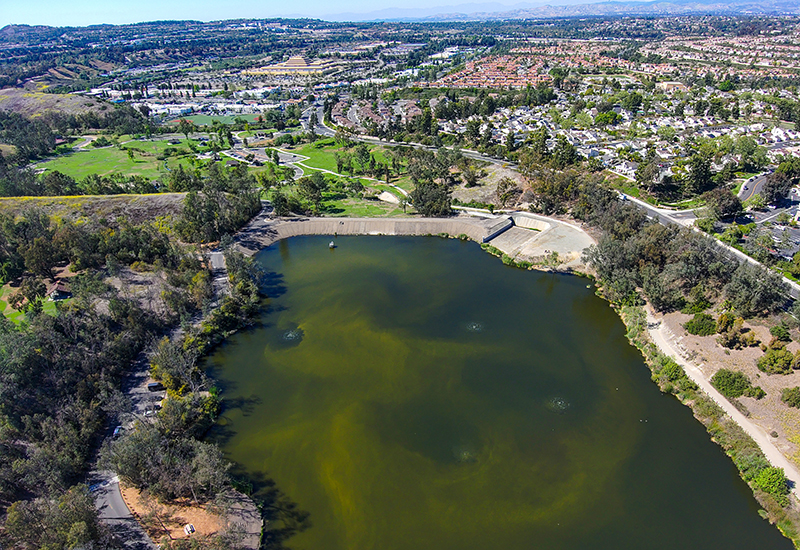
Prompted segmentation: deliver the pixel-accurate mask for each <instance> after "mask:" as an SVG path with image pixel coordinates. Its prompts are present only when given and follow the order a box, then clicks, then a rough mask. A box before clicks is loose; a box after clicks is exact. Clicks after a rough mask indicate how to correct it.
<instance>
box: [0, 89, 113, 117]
mask: <svg viewBox="0 0 800 550" xmlns="http://www.w3.org/2000/svg"><path fill="white" fill-rule="evenodd" d="M108 108H109V107H108V105H107V104H105V103H103V102H102V101H99V100H97V99H94V98H90V97H83V96H77V95H72V94H45V93H42V92H32V91H29V90H25V89H23V88H4V89H2V90H0V110H3V111H10V112H15V113H19V114H21V115H22V116H24V117H28V118H30V117H35V116H39V115H42V114H44V113H46V112H48V111H56V112H59V113H63V114H70V115H77V114H81V113H86V112H88V111H93V110H98V109H99V110H101V111H102V110H105V109H108Z"/></svg>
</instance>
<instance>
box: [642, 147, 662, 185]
mask: <svg viewBox="0 0 800 550" xmlns="http://www.w3.org/2000/svg"><path fill="white" fill-rule="evenodd" d="M660 174H661V167H660V166H659V165H658V156H657V155H656V150H655V149H653V148H652V147H650V148H648V149H647V155H646V156H645V160H644V162H641V163H639V166H638V167H637V168H636V183H637V184H638V185H639V187H641V188H643V189H647V190H648V191H649V190H652V189H653V187H655V185H656V183H658V177H659V175H660Z"/></svg>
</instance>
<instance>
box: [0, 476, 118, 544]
mask: <svg viewBox="0 0 800 550" xmlns="http://www.w3.org/2000/svg"><path fill="white" fill-rule="evenodd" d="M5 531H6V534H7V535H8V536H9V538H10V539H11V541H12V542H13V543H15V544H16V545H19V547H21V548H30V549H39V548H41V549H51V548H52V549H56V548H91V547H92V546H95V547H97V548H115V547H116V545H115V544H114V542H113V539H112V538H111V536H110V533H109V531H108V528H107V527H106V526H104V525H103V524H102V523H101V522H100V519H99V517H98V512H97V508H96V507H95V505H94V499H92V496H91V494H90V493H89V490H88V488H87V487H86V486H85V485H76V486H74V487H72V488H71V489H70V490H69V491H67V492H66V493H64V494H63V495H61V496H60V497H59V498H58V499H57V500H50V499H45V498H37V499H34V500H30V501H18V502H15V503H14V504H12V505H11V507H10V508H9V509H8V516H7V518H6V523H5Z"/></svg>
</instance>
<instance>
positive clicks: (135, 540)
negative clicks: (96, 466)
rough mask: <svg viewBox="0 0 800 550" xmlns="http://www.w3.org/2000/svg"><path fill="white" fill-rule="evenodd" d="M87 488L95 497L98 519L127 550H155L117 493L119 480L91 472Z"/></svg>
mask: <svg viewBox="0 0 800 550" xmlns="http://www.w3.org/2000/svg"><path fill="white" fill-rule="evenodd" d="M88 481H89V483H90V485H89V488H90V490H91V491H92V493H93V494H94V496H95V503H96V505H97V509H98V511H99V512H100V519H101V520H102V521H103V523H105V524H106V525H108V526H109V527H110V528H111V532H112V533H113V534H114V536H115V537H117V539H118V540H120V541H122V543H123V545H124V547H125V548H126V549H129V550H155V548H156V545H155V544H153V541H151V540H150V537H148V536H147V533H145V532H144V529H142V526H141V525H139V522H138V521H136V519H135V518H134V517H133V516H132V515H131V512H130V510H128V506H127V505H126V504H125V501H124V500H122V494H121V493H120V491H119V479H118V478H117V477H116V476H115V475H114V473H113V472H108V471H102V472H93V473H92V474H91V475H90V477H89V479H88Z"/></svg>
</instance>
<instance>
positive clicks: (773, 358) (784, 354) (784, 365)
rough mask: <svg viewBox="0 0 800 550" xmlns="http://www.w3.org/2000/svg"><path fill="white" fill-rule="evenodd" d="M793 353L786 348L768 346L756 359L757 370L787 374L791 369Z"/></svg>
mask: <svg viewBox="0 0 800 550" xmlns="http://www.w3.org/2000/svg"><path fill="white" fill-rule="evenodd" d="M793 362H794V355H792V352H790V351H789V350H787V349H786V348H778V349H775V348H770V349H768V350H767V353H765V354H764V356H763V357H762V358H761V359H759V360H758V363H756V365H757V366H758V370H760V371H762V372H766V373H767V374H789V373H790V372H791V371H792V363H793Z"/></svg>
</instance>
